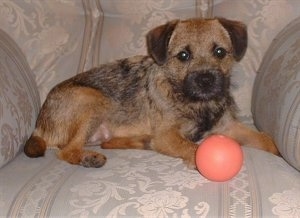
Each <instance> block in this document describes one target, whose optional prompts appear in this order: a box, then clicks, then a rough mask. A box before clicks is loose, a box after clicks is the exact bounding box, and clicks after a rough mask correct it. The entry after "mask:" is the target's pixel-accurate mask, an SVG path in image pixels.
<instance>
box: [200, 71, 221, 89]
mask: <svg viewBox="0 0 300 218" xmlns="http://www.w3.org/2000/svg"><path fill="white" fill-rule="evenodd" d="M215 81H216V75H215V74H214V73H213V72H210V71H205V72H199V73H196V77H195V82H196V83H197V85H198V86H200V87H201V88H209V87H212V86H213V85H214V84H215Z"/></svg>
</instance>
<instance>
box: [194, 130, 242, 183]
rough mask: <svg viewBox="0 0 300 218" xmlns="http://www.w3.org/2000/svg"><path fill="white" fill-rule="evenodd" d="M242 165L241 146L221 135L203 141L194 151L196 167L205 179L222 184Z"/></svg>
mask: <svg viewBox="0 0 300 218" xmlns="http://www.w3.org/2000/svg"><path fill="white" fill-rule="evenodd" d="M242 165H243V152H242V149H241V146H240V145H239V144H238V143H237V142H236V141H235V140H233V139H231V138H229V137H226V136H223V135H212V136H209V137H207V138H206V139H204V140H203V142H202V143H201V144H200V145H199V147H198V149H197V151H196V166H197V169H198V171H199V172H200V173H201V174H202V175H203V176H204V177H206V178H207V179H209V180H212V181H216V182H224V181H227V180H230V179H231V178H233V177H234V176H235V175H236V174H237V173H238V172H239V171H240V169H241V167H242Z"/></svg>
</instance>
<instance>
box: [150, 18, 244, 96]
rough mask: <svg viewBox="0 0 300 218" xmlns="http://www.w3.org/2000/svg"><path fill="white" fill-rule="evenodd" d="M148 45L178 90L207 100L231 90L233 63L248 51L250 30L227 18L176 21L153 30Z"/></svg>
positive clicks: (151, 54)
mask: <svg viewBox="0 0 300 218" xmlns="http://www.w3.org/2000/svg"><path fill="white" fill-rule="evenodd" d="M147 46H148V52H149V54H150V56H152V58H153V59H154V61H155V62H156V63H157V64H158V65H160V66H161V67H162V68H165V69H166V70H165V71H164V72H167V73H168V75H165V76H166V77H167V78H168V80H169V82H170V83H171V84H172V86H173V87H174V89H175V91H177V92H181V93H182V94H183V95H184V97H186V98H188V99H189V100H191V101H206V100H211V99H216V98H219V97H223V96H224V94H226V93H227V92H228V89H229V77H230V75H229V74H230V71H231V68H232V65H233V63H234V62H235V61H240V60H241V59H242V57H243V56H244V54H245V52H246V48H247V30H246V26H245V25H244V24H242V23H240V22H238V21H232V20H227V19H224V18H217V19H189V20H185V21H179V20H175V21H171V22H168V23H167V24H165V25H162V26H159V27H156V28H155V29H153V30H151V31H150V32H149V33H148V35H147Z"/></svg>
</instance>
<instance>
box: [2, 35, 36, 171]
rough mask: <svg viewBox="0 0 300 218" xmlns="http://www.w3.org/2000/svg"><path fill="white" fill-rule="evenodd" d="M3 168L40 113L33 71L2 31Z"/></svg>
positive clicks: (20, 144)
mask: <svg viewBox="0 0 300 218" xmlns="http://www.w3.org/2000/svg"><path fill="white" fill-rule="evenodd" d="M0 93H1V94H0V168H1V166H3V165H4V164H6V163H7V162H9V161H10V160H12V159H13V158H14V157H15V156H16V154H17V153H19V151H20V148H22V147H23V142H24V140H25V139H26V138H27V137H28V136H29V135H30V134H31V132H32V130H33V128H34V124H35V120H36V116H37V113H38V110H39V94H38V92H37V89H36V83H35V81H34V78H33V75H32V72H31V70H30V68H29V66H28V63H27V61H26V59H25V57H24V56H23V53H22V52H21V51H20V49H19V48H18V46H17V45H16V44H15V43H14V42H13V41H12V40H11V38H10V37H9V36H8V35H7V34H6V33H5V32H3V31H2V30H0Z"/></svg>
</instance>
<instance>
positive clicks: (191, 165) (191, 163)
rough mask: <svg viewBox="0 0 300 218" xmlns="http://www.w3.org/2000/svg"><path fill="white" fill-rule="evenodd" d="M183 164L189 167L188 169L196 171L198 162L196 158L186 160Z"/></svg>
mask: <svg viewBox="0 0 300 218" xmlns="http://www.w3.org/2000/svg"><path fill="white" fill-rule="evenodd" d="M183 163H184V164H185V165H186V166H187V168H189V169H191V170H196V169H197V167H196V160H195V158H190V159H184V160H183Z"/></svg>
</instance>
